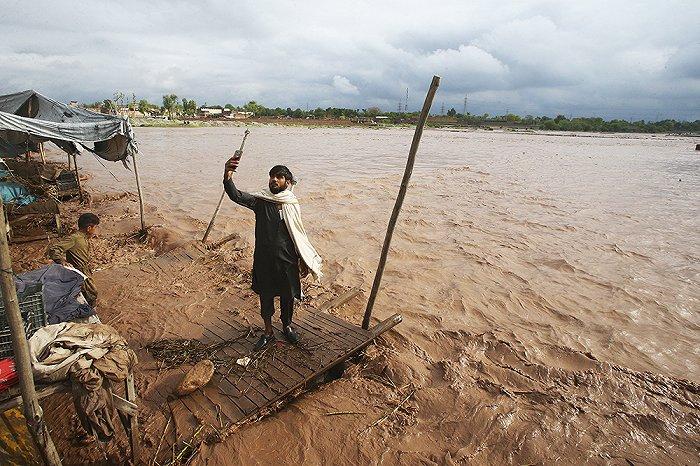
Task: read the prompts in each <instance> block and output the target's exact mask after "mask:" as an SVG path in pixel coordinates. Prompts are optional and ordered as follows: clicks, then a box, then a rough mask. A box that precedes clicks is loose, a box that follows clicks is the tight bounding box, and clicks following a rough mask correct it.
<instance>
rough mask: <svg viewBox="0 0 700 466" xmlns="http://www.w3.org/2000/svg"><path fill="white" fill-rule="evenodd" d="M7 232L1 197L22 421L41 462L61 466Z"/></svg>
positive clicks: (3, 278)
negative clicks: (39, 385) (43, 402)
mask: <svg viewBox="0 0 700 466" xmlns="http://www.w3.org/2000/svg"><path fill="white" fill-rule="evenodd" d="M6 231H7V225H6V223H5V211H4V206H3V204H2V198H0V269H1V271H0V288H1V289H2V301H3V304H4V305H5V317H6V319H7V322H8V325H9V327H10V336H11V338H12V350H13V351H14V355H15V356H14V357H15V367H16V368H17V374H18V375H19V386H20V391H21V393H22V405H23V407H24V418H25V420H26V421H27V427H28V429H29V432H30V433H31V435H32V438H33V439H34V442H35V443H36V445H37V447H38V450H39V452H40V453H41V456H42V458H43V460H44V463H45V464H47V465H50V466H54V465H60V464H61V458H60V457H59V456H58V452H57V451H56V446H55V445H54V444H53V440H51V436H50V434H49V430H48V428H47V427H46V423H45V422H44V414H43V411H42V409H41V406H40V405H39V399H38V398H37V396H36V388H35V387H34V376H33V374H32V366H31V363H30V359H29V345H28V344H27V335H26V334H25V333H24V324H23V322H22V315H21V314H20V310H19V301H18V300H17V290H16V289H15V283H14V280H13V277H12V276H13V272H12V259H11V258H10V248H9V246H8V244H7V235H6V233H5V232H6Z"/></svg>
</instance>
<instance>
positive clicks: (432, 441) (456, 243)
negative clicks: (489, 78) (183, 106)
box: [79, 126, 700, 464]
mask: <svg viewBox="0 0 700 466" xmlns="http://www.w3.org/2000/svg"><path fill="white" fill-rule="evenodd" d="M243 130H244V128H243V127H211V128H172V129H159V128H136V136H137V139H138V142H139V146H140V151H141V157H140V160H141V162H140V165H139V171H140V174H141V178H142V182H143V185H144V191H145V195H146V202H147V203H148V204H150V205H151V206H153V207H154V208H155V209H157V210H158V211H159V212H160V213H161V214H163V215H164V216H165V217H166V218H167V219H168V225H165V226H166V227H167V228H170V229H172V230H174V231H175V232H177V233H179V234H181V235H184V236H186V237H188V238H191V237H196V236H201V234H202V233H203V230H204V227H205V226H206V222H208V220H209V218H210V216H211V214H212V212H213V210H214V207H215V205H216V201H217V200H218V198H219V196H220V194H221V191H222V186H221V172H222V166H223V163H224V161H225V160H226V158H228V157H229V156H230V155H231V154H232V153H233V151H234V150H235V149H236V148H237V147H238V145H239V144H240V140H241V138H242V135H243ZM250 130H251V134H250V136H249V137H248V141H247V143H246V147H245V151H244V155H243V160H242V162H241V166H240V169H239V172H238V173H236V175H235V178H234V181H235V182H236V184H237V186H238V188H239V189H241V190H244V191H248V190H257V189H258V188H260V187H262V186H263V185H264V184H265V182H266V179H267V170H269V168H270V167H271V166H273V165H275V164H285V165H287V166H288V167H289V168H290V169H291V171H292V172H293V173H294V174H295V176H296V177H297V179H298V185H297V187H296V188H295V192H296V194H297V196H298V197H299V198H300V201H301V205H302V212H303V215H304V222H305V225H306V229H307V231H308V233H309V236H310V238H311V240H312V242H313V243H315V245H316V247H317V249H318V250H319V252H320V254H321V255H322V256H323V258H324V261H325V272H326V276H325V280H328V281H334V282H337V283H340V284H343V285H348V286H356V285H359V286H362V287H363V289H364V290H365V291H367V290H368V289H369V288H370V286H371V283H372V279H373V275H374V270H375V268H376V263H377V260H378V257H379V252H380V248H381V242H382V240H383V238H384V233H385V229H386V224H387V221H388V218H389V214H390V211H391V208H392V206H393V203H394V199H395V196H396V193H397V191H398V187H399V182H400V179H401V175H402V174H403V169H404V165H405V161H406V156H407V153H408V149H409V145H410V142H411V138H412V135H413V131H412V129H376V130H371V129H363V128H310V129H309V128H297V127H257V126H256V127H251V128H250ZM698 142H700V141H698V140H695V139H692V138H684V137H673V136H665V135H655V136H649V135H595V134H578V135H570V134H535V133H510V132H489V131H447V130H433V129H430V130H426V131H425V133H424V135H423V140H422V144H421V147H420V150H419V153H418V157H417V161H416V166H415V170H414V173H413V178H412V181H411V185H410V187H409V190H408V195H407V197H406V200H405V203H404V207H403V211H402V214H401V216H400V218H399V223H398V226H397V230H396V232H395V235H394V240H393V243H392V248H391V253H390V256H389V261H388V264H387V267H386V271H385V274H384V278H383V282H382V285H383V287H382V290H381V292H380V294H379V297H378V299H377V303H376V306H375V316H376V317H377V318H380V319H381V318H385V317H388V316H390V315H391V314H393V313H396V312H400V313H401V314H402V315H403V316H404V322H403V323H402V324H401V325H399V326H398V327H396V329H395V332H392V335H391V336H389V337H387V338H386V340H385V341H384V342H383V343H382V345H383V346H381V345H380V346H381V348H382V349H381V351H382V355H381V357H382V358H384V360H385V364H384V366H383V367H384V368H383V369H382V370H383V371H384V372H386V371H388V372H389V376H391V377H392V378H393V380H394V382H396V383H403V384H413V386H415V387H417V391H416V395H415V396H414V397H413V399H412V400H411V405H410V406H411V409H407V410H405V412H403V411H401V412H399V415H400V416H403V418H405V419H403V418H402V419H403V420H401V419H399V420H396V419H392V421H391V422H392V423H390V424H389V425H388V426H385V427H383V429H382V430H380V431H379V432H378V433H374V434H372V435H370V436H369V438H367V439H364V440H362V439H360V440H353V441H352V442H346V441H345V440H344V439H345V434H346V433H347V432H348V431H352V429H353V428H355V427H356V425H355V424H353V422H357V420H356V419H355V420H345V419H342V420H341V419H333V420H330V419H324V420H322V421H319V422H320V424H314V423H310V422H308V416H305V414H304V409H311V408H309V406H314V405H315V404H318V403H325V402H327V403H330V400H331V399H335V397H336V396H343V397H347V398H348V399H353V397H354V398H355V399H358V398H362V397H363V396H365V397H367V396H369V395H368V393H370V394H371V392H372V387H371V386H366V384H365V385H363V384H361V383H359V382H357V381H355V382H352V381H350V382H347V383H345V384H343V383H340V385H338V386H336V387H335V388H334V390H329V389H328V388H323V389H321V390H320V391H319V392H315V393H313V394H311V395H308V396H307V397H305V398H302V399H300V400H298V401H297V402H295V404H294V405H295V408H294V409H290V410H285V411H282V412H280V413H278V414H276V415H275V416H273V417H272V418H270V419H267V420H265V421H263V422H260V423H258V424H256V425H254V426H251V427H250V428H248V429H247V430H245V431H243V432H241V433H240V434H237V435H236V436H235V437H234V438H232V439H231V440H230V441H228V442H224V443H223V444H219V445H217V446H215V447H212V449H211V450H212V451H211V452H209V454H210V459H211V461H216V459H217V458H218V459H221V460H222V461H224V459H226V458H230V456H228V455H230V454H231V452H232V451H236V452H237V455H242V456H241V461H242V462H244V463H245V462H246V458H248V459H249V460H257V461H260V462H262V463H264V462H266V461H273V460H275V459H278V460H279V459H280V458H281V457H284V458H286V460H289V461H290V462H296V461H310V462H315V461H317V460H321V459H323V458H325V459H328V458H335V461H331V462H336V463H338V464H340V463H344V462H351V463H357V462H360V463H365V462H367V461H369V462H384V463H385V464H392V463H396V462H406V463H420V462H422V463H430V462H433V463H440V464H444V463H447V462H450V461H452V462H460V461H461V462H467V463H471V462H477V463H481V462H488V463H501V462H511V463H522V462H555V461H562V462H565V463H578V462H582V461H584V462H585V461H590V462H594V463H597V462H600V463H614V464H618V463H622V464H624V463H625V462H626V461H631V462H633V463H638V462H641V463H657V464H659V463H666V464H671V463H680V464H691V463H694V464H696V463H697V460H698V458H699V456H698V455H699V453H698V452H699V450H698V449H699V448H700V434H699V432H698V429H699V428H700V421H699V419H700V411H699V410H698V409H699V408H700V395H699V393H698V384H699V383H700V331H699V330H700V215H699V214H700V212H699V206H700V155H699V154H700V153H698V152H696V151H694V150H693V149H694V148H695V144H696V143H698ZM79 163H80V165H81V167H82V168H84V169H85V171H87V172H89V173H90V174H91V175H92V176H93V180H92V181H91V186H92V187H95V188H98V189H103V188H104V189H106V190H119V191H124V190H133V189H134V182H133V178H132V176H131V174H130V173H129V172H127V171H125V170H124V169H123V167H121V166H120V165H119V164H111V163H110V164H108V165H107V168H109V170H111V171H112V172H113V173H114V175H116V177H117V178H118V179H119V181H117V180H115V178H113V177H112V175H111V174H110V173H109V172H108V171H107V170H106V169H105V168H103V167H102V166H100V164H98V162H97V161H96V160H95V159H94V157H92V156H90V155H89V154H88V153H86V154H84V155H82V156H81V157H80V159H79ZM231 232H239V233H240V234H241V235H242V236H243V237H244V238H245V239H247V240H248V241H249V242H250V244H252V242H253V217H252V213H251V212H249V211H247V210H246V209H243V208H241V207H238V206H235V205H233V204H232V203H231V202H229V201H228V200H226V201H225V204H224V206H223V208H222V210H221V212H220V214H219V219H218V221H217V224H216V229H215V230H214V233H213V234H212V237H220V236H223V235H224V234H227V233H231ZM361 313H362V309H361V308H358V309H357V313H356V315H355V316H350V318H354V320H355V321H356V322H360V321H361ZM346 317H348V316H346ZM385 375H386V374H385ZM340 417H342V416H339V418H340ZM346 417H347V416H346ZM330 422H339V423H340V424H338V425H340V426H341V427H342V426H343V425H345V428H346V430H345V431H344V432H345V433H343V431H342V429H341V432H338V429H336V430H335V431H329V430H328V429H326V428H325V427H327V426H329V425H332V424H329V423H330ZM343 422H345V423H346V424H342V423H343ZM360 425H361V424H357V426H360ZM319 426H320V427H319ZM324 426H325V427H324ZM331 430H332V429H331ZM292 433H294V435H292ZM353 435H354V437H352V438H353V439H355V437H357V435H355V434H353ZM276 438H284V439H285V440H284V441H283V442H281V443H279V444H278V443H275V441H274V439H276ZM266 439H267V440H266ZM267 441H269V442H272V443H273V444H274V445H273V446H272V447H270V448H263V445H264V444H265V442H267ZM251 445H257V447H255V448H254V447H252V446H251ZM280 449H284V451H281V450H280ZM338 450H340V451H338ZM285 451H287V452H288V453H287V454H286V456H285V453H284V452H285ZM246 455H249V456H246ZM333 455H336V456H333ZM337 455H340V456H337Z"/></svg>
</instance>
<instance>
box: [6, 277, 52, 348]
mask: <svg viewBox="0 0 700 466" xmlns="http://www.w3.org/2000/svg"><path fill="white" fill-rule="evenodd" d="M42 288H43V287H42V285H41V284H35V285H29V286H27V287H26V288H25V289H24V291H23V292H22V293H18V294H17V299H18V300H19V312H20V314H21V315H22V321H23V322H24V333H26V334H27V339H29V337H31V336H32V335H34V332H36V331H37V330H38V329H40V328H41V327H43V326H45V325H46V323H47V319H46V309H44V296H43V293H42ZM13 355H14V352H13V351H12V337H11V336H10V326H9V325H8V323H7V318H6V317H5V303H4V302H3V301H2V300H0V358H8V357H12V356H13Z"/></svg>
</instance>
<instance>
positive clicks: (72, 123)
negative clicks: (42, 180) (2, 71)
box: [0, 90, 138, 162]
mask: <svg viewBox="0 0 700 466" xmlns="http://www.w3.org/2000/svg"><path fill="white" fill-rule="evenodd" d="M44 141H51V142H53V143H54V144H56V145H57V146H58V147H60V148H61V149H63V150H64V151H66V152H68V154H71V155H73V154H76V153H78V152H80V148H81V147H83V148H85V149H87V150H89V151H90V152H94V153H95V154H97V155H98V156H99V157H101V158H103V159H105V160H110V161H112V162H116V161H120V160H121V161H123V160H125V159H126V158H127V157H128V156H129V155H133V154H135V153H136V152H138V149H137V146H136V143H135V141H134V133H133V131H132V129H131V124H129V120H128V119H127V118H126V117H122V116H115V115H104V114H102V113H96V112H91V111H89V110H85V109H82V108H77V107H71V106H69V105H66V104H64V103H61V102H58V101H56V100H53V99H49V98H48V97H45V96H43V95H41V94H39V93H38V92H36V91H32V90H29V91H23V92H17V93H15V94H7V95H3V96H0V155H2V156H5V157H8V156H9V157H14V156H17V155H19V154H22V153H25V152H27V151H33V152H35V151H37V143H40V142H44Z"/></svg>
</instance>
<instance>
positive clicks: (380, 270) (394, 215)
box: [362, 76, 440, 330]
mask: <svg viewBox="0 0 700 466" xmlns="http://www.w3.org/2000/svg"><path fill="white" fill-rule="evenodd" d="M438 86H440V77H439V76H433V80H432V82H431V83H430V88H429V89H428V94H427V95H426V96H425V102H424V103H423V110H422V111H421V113H420V117H419V118H418V124H417V125H416V131H415V133H414V134H413V141H412V142H411V149H410V150H409V152H408V161H407V162H406V170H405V171H404V174H403V179H402V180H401V188H399V195H398V196H397V198H396V203H395V204H394V210H393V211H392V212H391V217H390V218H389V225H388V226H387V229H386V236H385V237H384V245H383V246H382V254H381V256H380V258H379V265H378V266H377V273H376V274H375V275H374V283H373V284H372V291H371V293H370V295H369V301H368V302H367V309H365V316H364V318H363V319H362V328H363V329H365V330H367V329H368V328H369V319H370V317H371V316H372V308H373V307H374V301H375V300H376V299H377V292H378V291H379V284H380V283H381V281H382V274H384V266H385V265H386V258H387V255H388V254H389V246H390V245H391V237H392V235H393V234H394V228H395V227H396V221H397V220H398V218H399V212H401V205H402V204H403V200H404V197H406V190H407V189H408V182H409V181H410V179H411V173H412V172H413V164H414V162H415V160H416V152H418V145H419V144H420V138H421V136H422V135H423V127H424V126H425V120H427V119H428V114H429V113H430V106H431V105H432V104H433V97H435V92H436V91H437V88H438Z"/></svg>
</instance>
